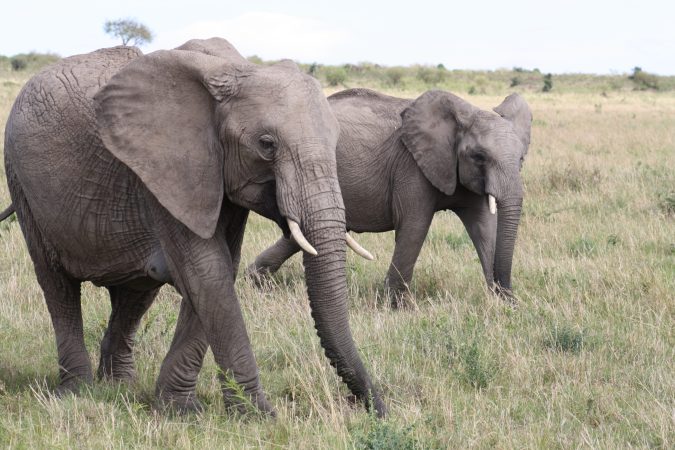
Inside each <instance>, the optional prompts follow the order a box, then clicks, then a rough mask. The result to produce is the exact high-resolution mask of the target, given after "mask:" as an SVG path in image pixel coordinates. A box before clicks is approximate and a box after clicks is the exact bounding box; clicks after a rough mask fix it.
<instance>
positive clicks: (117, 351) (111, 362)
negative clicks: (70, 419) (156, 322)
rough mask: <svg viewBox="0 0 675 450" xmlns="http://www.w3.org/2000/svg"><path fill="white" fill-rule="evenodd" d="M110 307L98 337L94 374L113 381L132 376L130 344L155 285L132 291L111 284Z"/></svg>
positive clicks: (129, 378) (134, 374) (134, 371)
mask: <svg viewBox="0 0 675 450" xmlns="http://www.w3.org/2000/svg"><path fill="white" fill-rule="evenodd" d="M108 292H109V293H110V303H111V305H112V311H111V312H110V320H109V322H108V329H107V330H106V332H105V335H104V336H103V340H102V341H101V359H100V361H99V366H98V371H97V373H96V374H97V376H98V378H107V379H111V380H115V381H131V380H133V379H134V378H135V376H136V370H135V368H134V358H133V348H134V337H135V336H136V330H138V326H139V324H140V322H141V319H142V318H143V314H145V312H146V311H147V310H148V308H149V307H150V305H151V304H152V302H153V301H154V299H155V297H156V296H157V293H158V292H159V288H156V289H151V290H149V291H136V290H134V289H130V288H127V287H123V286H111V287H109V288H108Z"/></svg>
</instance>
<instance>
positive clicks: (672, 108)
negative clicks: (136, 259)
mask: <svg viewBox="0 0 675 450" xmlns="http://www.w3.org/2000/svg"><path fill="white" fill-rule="evenodd" d="M318 70H321V68H319V69H318ZM410 70H411V71H413V69H410ZM348 72H349V71H348ZM453 73H454V72H453ZM517 74H518V76H519V77H520V81H519V83H520V84H519V85H518V86H515V87H513V88H509V85H510V83H511V78H512V77H513V75H512V73H511V72H509V73H508V74H504V76H503V79H502V78H501V77H502V75H501V74H496V73H495V74H493V73H484V74H480V76H481V77H483V80H484V81H483V82H482V86H483V87H484V92H485V94H480V93H477V94H476V95H473V96H470V97H469V96H467V95H466V92H467V91H466V90H463V89H467V90H468V88H469V87H470V86H472V85H473V86H477V82H476V79H475V76H473V75H472V77H473V78H471V80H469V81H466V80H465V81H462V80H463V79H461V78H460V79H459V81H457V80H454V81H453V79H451V78H448V79H445V81H444V83H447V85H448V86H453V85H454V84H453V83H457V85H458V86H460V87H462V86H463V88H461V89H459V90H458V91H457V92H458V93H459V94H460V95H462V96H463V97H465V98H468V99H469V100H470V101H471V102H473V103H475V104H477V105H479V106H481V107H483V108H491V107H493V106H495V105H497V104H499V103H500V101H501V100H502V99H503V97H504V96H505V95H506V94H508V93H509V92H510V91H512V90H519V91H521V92H523V93H524V95H525V97H526V99H527V101H528V102H529V103H530V105H531V107H532V110H533V113H534V118H535V120H534V125H533V131H532V132H533V136H532V144H531V147H530V151H529V154H528V156H527V159H526V162H525V165H524V168H523V178H524V182H525V189H526V199H525V205H524V213H523V218H522V225H521V227H520V230H519V236H518V242H517V248H516V254H515V258H514V270H513V279H514V286H515V293H516V294H517V296H518V297H519V299H520V303H519V306H518V307H517V308H512V307H510V306H508V305H506V304H505V303H503V302H501V301H500V300H498V299H496V298H494V297H492V296H491V295H489V294H488V293H487V292H486V289H485V288H484V287H483V281H482V274H481V270H480V264H479V262H478V258H477V256H476V254H475V251H474V250H473V248H472V245H471V244H470V241H469V240H468V239H467V237H466V234H465V232H464V230H463V228H462V225H461V223H460V221H459V220H458V219H457V218H456V217H454V216H453V215H451V214H449V213H439V214H437V216H436V218H435V219H434V223H433V225H432V228H431V231H430V233H429V236H428V239H427V242H426V244H425V246H424V248H423V250H422V253H421V255H420V258H419V260H418V262H417V266H416V269H415V276H414V281H413V283H412V286H411V290H412V292H413V294H414V296H415V304H416V308H415V309H409V310H400V311H392V310H391V309H389V307H388V303H387V302H386V301H385V300H384V299H383V288H382V284H383V283H382V281H383V279H384V276H385V273H386V270H387V266H388V264H389V260H390V257H391V253H392V250H393V245H394V239H393V235H392V233H383V234H363V235H361V236H359V241H360V242H361V243H362V244H363V245H364V246H365V247H367V248H368V249H369V250H370V251H371V252H373V253H374V254H375V255H376V256H377V258H378V259H377V261H375V262H372V263H371V262H367V261H365V260H362V259H357V257H356V256H354V254H352V253H350V254H349V255H348V258H349V259H348V268H347V270H348V278H349V291H350V301H351V326H352V330H353V333H354V337H355V339H356V341H357V344H358V346H359V348H360V351H361V354H362V356H363V358H364V361H365V363H366V365H367V366H368V367H369V369H370V372H371V374H372V375H373V377H374V379H375V380H376V382H377V383H378V384H379V385H380V386H381V388H382V390H383V393H384V397H385V399H386V402H387V403H388V405H389V407H390V415H389V417H388V418H387V419H386V420H384V421H377V420H375V419H374V418H373V417H372V416H370V415H369V414H367V413H366V412H365V411H364V410H363V409H362V408H360V407H354V406H353V405H352V403H351V402H350V400H349V397H348V394H349V393H348V391H347V389H346V388H345V386H343V385H342V384H341V383H340V382H339V381H338V379H337V377H336V375H335V371H334V370H333V369H332V368H331V367H330V366H329V364H328V362H327V360H326V358H325V357H324V356H323V352H322V351H321V350H320V348H319V344H318V339H317V338H316V335H315V333H314V329H313V326H312V321H311V317H310V315H309V308H308V304H307V299H306V294H305V288H304V281H303V272H302V266H301V261H300V258H299V257H298V256H295V257H294V258H293V259H292V260H291V261H289V263H288V264H287V265H286V266H285V267H284V268H283V269H282V270H281V271H280V272H279V274H278V275H277V276H276V277H275V278H274V280H273V281H272V283H271V286H270V288H269V289H267V290H265V291H262V292H261V291H259V290H257V289H256V288H255V287H254V286H253V285H252V284H250V283H249V282H247V281H246V280H244V279H243V278H242V277H239V279H238V281H237V290H238V293H239V296H240V300H241V304H242V308H243V311H244V315H245V317H246V322H247V326H248V331H249V334H250V337H251V341H252V345H253V348H254V351H255V354H256V357H257V360H258V363H259V366H260V373H261V378H262V382H263V386H264V387H265V389H266V391H267V394H268V398H269V399H270V401H271V402H272V403H273V404H274V405H275V406H276V408H277V410H278V413H279V416H278V418H277V419H276V420H267V419H263V418H260V417H257V416H255V415H246V416H241V415H238V414H234V413H232V412H230V411H229V410H228V409H227V408H226V407H225V405H223V402H222V401H221V397H220V394H219V382H218V369H217V367H216V366H215V364H214V362H213V359H212V358H211V357H209V358H208V359H207V362H206V365H205V367H204V369H203V371H202V373H201V374H200V380H199V384H198V389H197V393H198V396H199V398H200V400H201V401H202V402H203V403H204V404H205V406H206V410H205V412H204V413H203V414H201V415H199V416H188V417H175V416H170V415H163V414H159V413H157V412H156V411H154V410H152V408H151V407H150V405H151V403H152V400H153V395H154V394H153V392H154V382H155V379H156V377H157V374H158V372H159V367H160V364H161V361H162V358H163V357H164V355H165V354H166V351H167V349H168V346H169V344H170V341H171V338H172V334H173V328H174V327H175V323H176V317H177V312H178V306H179V297H178V295H177V294H176V293H175V292H173V291H172V290H171V289H169V288H165V289H163V290H162V292H161V294H160V296H159V299H158V301H157V302H156V304H155V305H154V306H153V307H152V308H151V309H150V311H149V312H148V314H147V315H146V317H145V318H144V319H143V323H142V324H141V327H140V330H139V333H138V337H137V347H136V358H137V363H138V374H139V377H138V381H137V382H136V384H134V385H132V386H125V385H122V386H119V385H112V384H106V383H96V384H94V386H92V387H91V389H89V390H88V391H86V392H84V393H83V394H82V395H80V396H78V397H68V398H65V399H61V400H57V399H54V398H53V397H51V396H50V394H49V392H50V390H51V389H52V388H54V386H55V384H56V382H57V364H56V352H55V345H54V338H53V332H52V326H51V323H50V320H49V315H48V313H47V309H46V307H45V305H44V302H43V299H42V294H41V291H40V289H39V287H38V285H37V282H36V280H35V276H34V274H33V270H32V265H31V262H30V259H29V257H28V255H27V253H26V248H25V244H24V241H23V238H22V235H21V233H20V230H19V227H18V224H17V223H16V222H12V223H9V224H4V225H3V226H2V227H0V254H2V256H1V257H0V290H1V291H2V292H3V299H2V301H0V447H15V448H16V447H18V448H44V447H57V448H70V447H93V448H99V447H115V448H118V447H125V448H126V447H154V448H166V447H171V448H242V447H249V448H250V447H253V448H257V447H264V448H279V447H281V448H470V447H478V448H486V447H497V448H576V447H598V448H625V447H643V448H644V447H649V448H672V447H673V446H674V445H675V423H674V419H673V417H674V416H673V414H674V411H675V376H674V375H673V374H674V370H673V361H675V333H674V332H673V330H674V329H675V327H674V325H675V323H674V320H673V319H674V316H675V302H674V301H673V300H674V297H673V292H675V222H673V214H674V213H673V211H674V210H675V208H674V207H673V192H675V157H674V155H675V127H674V126H673V123H675V93H673V92H670V91H665V92H664V91H661V92H653V91H633V90H632V89H630V88H629V85H628V84H627V85H626V86H625V88H620V89H619V88H617V89H614V90H609V89H608V90H605V88H604V87H602V86H604V85H605V84H607V85H609V83H611V82H612V80H614V79H613V78H611V77H596V78H594V77H583V76H579V77H578V78H577V79H575V81H574V83H571V84H570V85H569V86H566V85H565V83H564V82H563V79H564V77H562V76H556V75H554V76H553V90H552V91H551V92H549V93H541V92H538V90H540V88H539V87H537V88H536V89H535V88H534V87H532V88H531V89H530V88H528V84H527V83H528V81H527V80H528V77H530V76H533V75H532V74H530V73H522V72H518V73H517ZM399 75H400V76H399ZM409 76H410V75H409V74H408V72H406V71H405V70H402V71H400V73H395V72H394V73H392V75H391V76H390V77H389V79H388V81H386V83H387V86H384V89H387V92H389V93H391V94H394V95H404V96H409V97H413V96H416V95H418V94H419V93H420V92H421V90H422V89H421V88H420V86H418V85H416V84H415V83H416V82H415V83H413V82H412V81H410V79H409V78H406V77H409ZM424 76H428V77H431V78H433V74H425V75H424ZM27 77H28V74H26V73H23V72H15V73H14V72H10V73H6V74H4V75H2V76H0V124H4V123H5V121H6V118H7V115H8V113H9V108H10V107H11V104H12V101H13V99H14V98H15V97H16V95H17V93H18V90H19V89H20V87H21V85H22V84H23V83H24V82H25V80H26V79H27ZM467 77H468V75H467ZM348 79H349V78H348ZM364 79H366V78H364ZM467 80H468V78H467ZM615 81H616V80H615ZM662 84H663V83H662ZM364 85H366V86H371V87H376V88H382V87H381V86H380V85H379V84H377V83H375V82H374V83H373V84H367V83H364ZM336 89H339V87H332V88H327V90H326V92H333V91H335V90H336ZM477 90H478V89H477ZM598 105H600V106H598ZM3 141H4V136H0V142H3ZM0 177H1V178H2V179H3V185H4V171H3V173H2V175H0ZM8 202H9V196H8V193H7V189H6V188H3V189H0V204H1V205H6V204H7V203H8ZM277 237H278V231H277V230H276V228H275V226H273V225H272V224H271V223H269V222H267V221H265V220H263V219H261V218H260V217H258V216H256V215H253V217H252V218H251V220H250V222H249V226H248V229H247V234H246V237H245V241H244V251H243V257H242V268H244V267H245V266H246V265H247V264H249V263H250V262H251V261H252V260H253V259H254V258H255V256H256V255H257V254H258V253H259V252H260V251H261V250H263V249H264V248H265V247H266V246H268V245H270V244H272V243H273V242H274V241H275V240H276V239H277ZM83 310H84V326H85V337H86V343H87V346H88V348H89V350H90V353H91V359H92V363H93V364H95V363H97V362H98V344H99V341H100V339H101V337H102V333H103V330H104V328H105V324H106V320H107V316H108V314H109V311H110V306H109V301H108V299H107V296H106V295H105V291H104V290H102V289H99V288H95V287H94V286H92V285H90V284H87V285H86V286H85V287H84V290H83Z"/></svg>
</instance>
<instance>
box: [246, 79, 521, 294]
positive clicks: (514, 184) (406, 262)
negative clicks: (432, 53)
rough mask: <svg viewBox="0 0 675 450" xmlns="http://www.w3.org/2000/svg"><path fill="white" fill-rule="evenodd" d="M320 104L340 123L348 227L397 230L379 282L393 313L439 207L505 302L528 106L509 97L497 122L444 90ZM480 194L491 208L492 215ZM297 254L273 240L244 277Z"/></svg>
mask: <svg viewBox="0 0 675 450" xmlns="http://www.w3.org/2000/svg"><path fill="white" fill-rule="evenodd" d="M328 102H329V104H330V106H331V108H332V110H333V113H334V114H335V116H336V117H337V119H338V122H340V129H341V132H340V137H339V139H338V146H337V166H338V178H339V180H340V187H341V189H342V196H343V199H344V202H345V209H346V215H347V229H348V230H353V231H356V232H366V231H367V232H383V231H389V230H396V247H395V250H394V255H393V258H392V261H391V265H390V267H389V272H388V273H387V278H386V280H385V284H386V286H387V288H388V292H389V293H390V296H391V300H392V304H393V306H398V305H399V302H401V301H402V299H403V297H404V296H403V294H404V293H405V292H406V291H407V285H408V284H409V283H410V280H411V279H412V274H413V267H414V265H415V261H416V260H417V257H418V255H419V253H420V250H421V248H422V244H423V242H424V239H425V237H426V235H427V232H428V230H429V226H430V225H431V220H432V218H433V216H434V213H435V212H436V211H441V210H447V209H449V210H452V211H454V212H455V213H456V214H457V215H458V216H459V218H460V219H461V220H462V222H463V223H464V226H465V227H466V230H467V232H468V234H469V236H470V237H471V240H472V242H473V244H474V246H475V247H476V251H477V252H478V256H479V258H480V262H481V265H482V268H483V273H484V275H485V280H486V282H487V284H488V286H489V287H490V288H491V289H494V290H495V291H496V292H498V293H500V294H501V295H503V296H504V297H506V298H508V299H512V298H513V297H512V293H511V292H512V291H511V263H512V258H513V248H514V243H515V239H516V233H517V229H518V223H519V220H520V213H521V205H522V201H523V187H522V182H521V178H520V168H521V165H522V161H523V158H524V156H525V154H526V153H527V148H528V146H529V142H530V125H531V121H532V114H531V112H530V109H529V107H528V105H527V103H526V102H525V101H524V100H523V99H522V98H521V97H520V96H519V95H517V94H512V95H510V96H509V97H507V98H506V99H505V100H504V102H503V103H502V104H501V105H499V106H498V107H496V108H495V112H496V113H497V114H495V113H492V112H488V111H482V110H480V109H478V108H476V107H474V106H472V105H470V104H469V103H467V102H466V101H464V100H462V99H461V98H459V97H457V96H455V95H453V94H450V93H448V92H443V91H429V92H426V93H424V94H423V95H421V96H420V97H419V98H417V99H416V100H414V101H411V100H403V99H399V98H394V97H389V96H386V95H383V94H380V93H377V92H374V91H371V90H367V89H350V90H346V91H342V92H338V93H336V94H334V95H332V96H330V97H329V98H328ZM487 194H491V195H493V196H494V197H495V198H496V200H497V210H498V212H497V214H496V215H493V214H490V211H489V207H488V199H487ZM297 251H298V246H297V244H296V243H295V241H293V239H292V238H290V239H289V238H281V239H280V240H279V241H277V242H276V243H275V244H274V245H273V246H271V247H270V248H268V249H267V250H265V251H264V252H263V253H261V254H260V255H259V256H258V257H257V258H256V260H255V262H254V263H253V264H252V265H251V266H249V268H248V269H247V272H248V273H249V274H252V275H254V276H257V277H259V276H264V275H266V274H268V273H272V272H275V271H276V270H277V269H279V267H280V266H281V264H283V262H284V261H286V259H288V258H289V257H290V256H291V255H292V254H293V253H295V252H297Z"/></svg>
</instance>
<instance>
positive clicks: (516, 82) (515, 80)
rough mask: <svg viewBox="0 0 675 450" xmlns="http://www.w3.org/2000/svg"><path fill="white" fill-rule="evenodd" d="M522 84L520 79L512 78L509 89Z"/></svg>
mask: <svg viewBox="0 0 675 450" xmlns="http://www.w3.org/2000/svg"><path fill="white" fill-rule="evenodd" d="M522 83H523V81H522V80H521V79H520V77H513V78H511V85H510V86H509V87H516V86H520V85H521V84H522Z"/></svg>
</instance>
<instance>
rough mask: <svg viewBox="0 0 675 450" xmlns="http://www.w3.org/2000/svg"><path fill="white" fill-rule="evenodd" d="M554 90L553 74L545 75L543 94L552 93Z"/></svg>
mask: <svg viewBox="0 0 675 450" xmlns="http://www.w3.org/2000/svg"><path fill="white" fill-rule="evenodd" d="M551 89H553V74H550V73H547V74H546V75H544V87H543V88H541V90H542V92H550V91H551Z"/></svg>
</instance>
